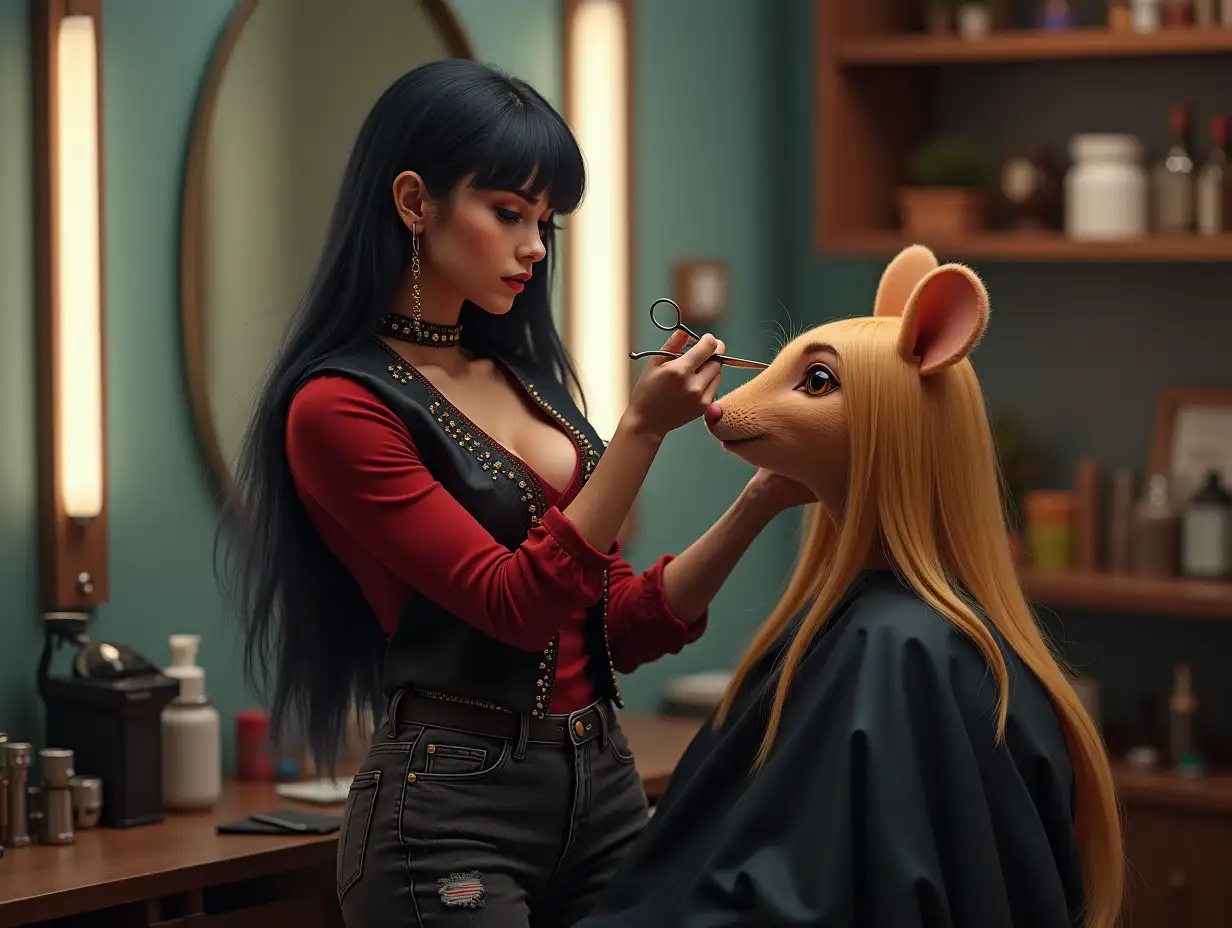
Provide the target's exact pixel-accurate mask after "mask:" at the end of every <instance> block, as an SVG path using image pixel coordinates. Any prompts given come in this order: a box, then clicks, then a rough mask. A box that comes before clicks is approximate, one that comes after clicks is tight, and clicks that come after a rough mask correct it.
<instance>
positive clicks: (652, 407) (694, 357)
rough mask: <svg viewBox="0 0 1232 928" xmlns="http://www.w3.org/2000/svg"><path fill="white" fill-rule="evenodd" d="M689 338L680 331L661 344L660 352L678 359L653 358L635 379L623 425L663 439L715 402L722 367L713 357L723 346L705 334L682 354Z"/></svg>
mask: <svg viewBox="0 0 1232 928" xmlns="http://www.w3.org/2000/svg"><path fill="white" fill-rule="evenodd" d="M688 341H689V335H688V333H687V332H684V331H682V330H680V329H677V330H676V331H674V332H672V334H671V335H670V336H669V337H668V339H667V341H666V342H664V343H663V350H664V351H668V352H671V353H672V354H673V355H675V354H679V357H664V356H662V355H654V356H651V357H650V358H648V359H647V362H646V369H645V370H644V371H642V375H641V376H640V377H639V378H638V379H637V385H636V386H635V387H634V388H633V396H632V397H631V398H630V400H629V407H628V409H627V410H625V417H626V419H627V422H626V424H627V425H628V426H629V427H632V428H633V429H634V430H636V431H637V432H640V433H642V434H646V435H650V436H652V437H654V438H655V439H657V440H660V441H661V440H662V439H663V438H664V437H665V436H666V435H667V433H668V432H670V431H672V430H673V429H677V428H679V427H680V426H682V425H686V424H687V423H689V422H692V421H693V420H694V419H696V418H698V417H699V416H700V415H701V414H702V412H703V411H704V410H705V409H706V407H707V406H709V405H710V403H711V402H713V401H714V397H715V394H716V393H718V390H719V381H720V380H721V379H722V376H723V364H722V362H721V361H719V360H718V359H716V358H715V357H714V355H716V354H719V353H721V352H722V351H723V343H722V342H721V341H719V340H718V339H717V338H715V337H714V336H713V335H711V334H709V333H707V334H705V335H703V336H702V337H701V338H700V339H698V341H697V343H696V344H695V345H693V346H692V347H691V348H689V349H688V350H687V351H684V350H683V349H684V346H685V345H686V344H687V343H688Z"/></svg>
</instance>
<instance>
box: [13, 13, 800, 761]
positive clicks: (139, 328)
mask: <svg viewBox="0 0 1232 928" xmlns="http://www.w3.org/2000/svg"><path fill="white" fill-rule="evenodd" d="M761 7H762V4H760V3H758V2H757V0H673V2H671V3H641V4H639V9H638V17H637V35H636V38H637V43H638V50H637V85H636V89H637V94H638V110H637V123H636V132H637V143H636V150H637V162H636V170H637V182H638V190H637V210H638V216H637V228H638V246H637V260H638V263H639V282H638V288H637V296H638V301H639V305H643V306H644V305H648V304H649V302H650V301H651V300H653V299H654V298H655V297H657V296H660V295H663V294H667V293H670V278H669V274H670V266H671V263H672V262H673V261H674V260H676V259H677V258H683V257H719V258H725V259H727V260H728V261H729V262H731V265H732V273H733V286H734V304H735V305H736V306H738V307H741V309H740V311H738V312H737V313H735V314H734V315H733V317H732V318H731V319H730V320H729V321H728V322H726V323H725V324H724V326H723V327H722V329H721V330H720V332H719V334H720V335H722V336H723V337H724V338H725V339H726V340H727V343H728V344H729V345H730V346H731V347H732V349H733V350H736V348H737V346H739V347H740V350H741V351H743V352H747V353H749V354H753V355H756V354H759V353H763V352H764V351H766V350H767V349H768V347H769V332H770V330H771V328H772V327H771V325H769V324H768V320H769V319H771V318H774V316H775V313H776V309H775V301H776V300H782V301H783V302H785V303H786V302H788V296H787V287H788V279H787V277H786V275H785V274H784V266H785V265H784V264H783V262H782V256H783V254H784V253H785V244H784V242H782V241H780V240H779V238H778V237H777V236H778V233H777V232H775V231H774V230H775V229H777V228H778V223H777V222H776V217H775V216H774V212H775V208H774V206H773V201H774V199H775V196H776V191H777V187H776V185H775V183H774V174H775V172H774V158H775V153H774V148H773V146H772V145H770V144H769V143H768V140H769V138H770V137H771V134H772V129H773V124H772V121H771V119H772V116H771V113H772V110H771V109H769V108H768V107H767V101H768V98H769V97H770V96H771V95H770V93H769V87H770V85H771V81H772V79H773V76H772V68H773V67H774V55H773V54H772V51H773V48H772V42H771V37H772V32H771V29H772V25H773V24H772V22H771V21H770V19H769V18H768V17H767V16H766V15H765V14H764V13H762V12H761V11H760V9H761ZM232 8H233V0H194V2H193V3H174V4H173V3H166V2H164V0H107V4H106V13H105V20H104V27H103V29H104V31H103V36H104V40H103V41H104V45H103V60H104V69H105V70H104V81H105V97H104V106H105V116H104V119H105V123H104V131H105V135H106V138H105V146H106V147H105V157H106V198H107V199H106V203H107V225H106V235H107V247H108V254H107V272H108V276H107V286H108V293H107V298H108V310H109V315H108V321H107V339H108V343H109V357H108V389H109V397H108V402H109V407H108V412H109V415H110V434H109V446H108V451H109V454H110V467H111V470H110V484H109V492H110V511H111V579H112V591H111V598H110V602H109V603H108V604H107V605H106V606H104V607H103V608H102V609H100V611H99V614H98V616H97V619H96V625H95V628H96V631H97V634H98V635H100V636H105V637H108V638H112V639H114V640H120V641H125V642H128V643H130V644H132V645H134V646H135V647H137V648H138V649H139V650H141V651H142V652H143V653H145V654H146V655H147V656H149V657H151V658H152V659H154V660H155V661H157V662H163V661H165V660H166V659H167V654H166V635H167V634H169V633H172V632H180V631H191V632H199V633H201V634H202V635H203V636H204V637H203V641H202V647H201V655H200V659H201V662H202V665H203V666H204V667H205V668H206V670H207V672H208V675H209V676H208V685H209V690H210V692H211V693H212V695H213V696H214V698H215V700H216V702H217V704H218V707H219V709H220V711H222V713H223V715H224V719H226V720H228V722H227V724H226V726H225V728H226V729H227V730H228V738H227V746H226V747H227V756H228V758H229V757H230V750H231V745H230V737H229V734H230V733H229V728H230V725H229V719H230V717H231V714H232V713H233V712H234V711H235V710H236V709H238V708H241V707H242V706H244V705H247V704H249V695H248V694H247V693H246V691H245V688H244V686H243V684H242V681H241V672H240V662H239V656H238V651H237V649H236V637H235V633H234V626H233V625H232V624H231V622H230V620H229V619H227V618H225V617H224V616H223V615H222V610H221V606H220V603H219V598H218V595H217V592H216V590H215V585H214V579H213V572H212V545H213V538H214V526H215V507H214V503H213V501H212V498H211V491H210V483H209V478H208V474H207V471H206V468H205V464H204V460H203V458H202V456H201V454H200V452H199V450H198V447H197V444H196V438H195V434H194V432H193V427H192V421H191V418H190V415H189V408H188V398H187V394H186V390H185V385H184V378H183V372H182V361H181V347H180V325H179V295H178V242H179V204H180V188H181V183H182V176H183V167H184V159H185V155H186V150H187V144H188V134H189V128H190V125H191V122H192V119H193V112H194V107H195V103H196V97H197V93H198V91H199V88H200V84H201V80H202V78H203V75H204V73H205V70H206V68H207V66H208V62H209V59H210V54H211V51H212V48H213V45H214V43H215V41H216V40H217V38H218V37H219V35H220V32H221V30H222V29H223V27H224V25H225V23H226V20H227V17H228V15H229V13H230V12H231V10H232ZM455 8H456V10H457V12H458V13H459V16H460V18H461V19H462V21H463V23H464V24H465V27H466V29H467V30H468V32H469V34H470V36H471V38H472V41H473V43H474V45H475V48H476V51H477V54H478V55H479V56H480V57H481V58H484V59H485V60H489V61H492V62H494V63H496V64H499V65H501V66H503V67H505V68H506V69H508V70H511V71H512V72H514V73H517V74H519V75H520V76H523V77H525V78H527V79H528V80H530V81H532V82H533V83H534V84H536V86H538V87H540V88H541V89H542V90H543V92H544V93H545V94H546V95H547V96H548V97H549V98H551V99H553V100H554V101H556V102H559V100H560V88H561V80H562V75H561V66H560V57H559V49H560V43H561V19H560V7H559V2H558V0H518V2H517V3H516V4H513V3H509V2H507V0H456V2H455ZM699 30H700V32H699ZM28 32H29V27H28V18H27V10H26V4H25V2H22V0H0V125H3V126H4V127H5V128H4V131H3V133H0V366H2V367H3V369H4V370H5V375H6V389H5V390H4V391H3V392H0V629H3V638H2V640H3V642H4V646H3V647H2V648H0V731H9V732H11V733H13V734H14V735H17V736H21V737H31V738H33V739H34V740H39V738H40V733H39V730H38V729H39V727H40V725H41V721H40V715H39V706H38V703H37V699H36V697H35V696H34V693H33V672H34V666H35V662H36V659H37V652H38V649H39V647H40V644H41V637H40V630H39V626H38V618H37V609H38V604H37V600H36V587H35V565H36V560H35V545H36V538H37V522H36V513H35V450H34V436H35V433H34V407H35V393H34V389H35V388H34V365H33V360H32V352H33V331H34V325H33V283H32V270H33V256H32V245H31V241H30V231H31V208H32V207H31V199H30V178H31V176H32V166H31V145H32V141H31V133H30V77H29V74H30V53H29V41H28ZM705 98H710V99H713V100H714V101H716V103H715V105H713V106H709V105H707V106H698V105H697V101H698V99H705ZM719 101H721V105H720V104H719ZM737 183H738V184H739V188H740V194H739V197H738V200H739V204H738V206H733V202H734V200H733V198H734V197H735V193H734V186H733V185H735V184H737ZM746 313H747V314H746ZM640 338H641V339H642V340H644V341H646V342H647V344H649V343H650V342H653V341H654V332H653V330H652V329H650V327H649V323H645V324H644V325H643V328H642V331H641V333H640ZM747 476H748V472H747V469H746V468H745V467H744V466H742V465H739V464H738V462H735V461H733V460H732V459H730V458H726V457H724V456H723V455H722V454H721V452H719V451H718V449H717V448H716V447H715V446H714V445H713V443H711V442H710V441H708V440H707V437H706V435H705V432H704V430H703V429H702V428H701V427H700V426H696V427H693V428H689V429H685V430H684V431H683V432H682V433H680V434H677V435H674V436H672V437H671V438H670V439H669V441H668V442H667V444H666V446H665V447H664V449H663V451H662V453H661V455H660V458H659V460H658V461H657V463H656V465H655V468H654V471H653V472H652V474H651V477H650V480H649V482H648V484H647V486H646V488H645V491H644V493H643V499H642V504H641V511H640V516H639V523H640V533H639V535H638V537H637V539H636V541H635V543H634V544H632V545H631V546H630V549H629V551H628V555H629V557H630V559H631V560H632V561H633V563H634V564H635V566H639V567H644V566H647V565H648V564H649V563H650V562H651V561H653V560H654V559H655V558H657V557H658V556H659V554H661V553H662V552H663V551H668V550H670V551H677V550H679V549H681V548H683V547H684V546H685V545H687V544H688V543H689V542H691V541H692V540H693V539H694V538H695V537H696V536H697V535H698V534H699V533H700V532H701V531H703V530H704V529H705V528H706V527H707V526H708V525H709V524H710V522H711V521H712V520H713V519H714V518H717V517H718V516H719V515H720V514H721V512H722V511H723V509H724V508H725V507H726V506H727V504H728V503H730V501H731V500H732V499H733V498H734V497H735V496H736V494H737V493H738V492H739V490H740V487H741V486H742V485H743V482H744V480H745V479H746V478H747ZM793 526H794V520H793V517H792V516H790V515H788V516H785V517H783V518H782V519H781V520H780V522H779V523H776V525H774V526H772V527H771V529H770V530H768V531H767V533H766V534H765V535H764V536H763V538H762V539H761V541H760V542H759V543H758V544H757V546H756V547H755V548H754V550H753V551H752V552H751V553H750V555H749V557H748V558H747V559H746V561H745V562H744V563H743V564H742V565H741V567H740V568H739V570H738V572H737V575H736V576H735V577H734V578H733V579H732V581H731V582H730V583H729V585H728V587H727V588H726V589H725V590H724V591H723V593H722V594H721V596H720V599H719V601H718V602H717V603H716V606H715V609H714V618H713V620H712V625H711V629H710V631H709V632H708V634H707V635H706V636H705V637H704V638H703V640H702V641H701V642H699V643H698V644H696V645H694V646H693V647H692V648H691V649H689V650H688V651H686V652H685V653H684V654H682V655H680V656H679V657H675V658H671V659H667V660H664V661H662V662H660V663H658V664H655V665H651V666H649V667H647V668H644V669H642V670H640V671H638V672H637V673H636V674H634V675H633V676H632V678H631V679H630V680H628V681H626V684H625V689H626V693H627V696H628V699H629V702H630V704H631V705H632V706H633V707H635V708H650V707H653V706H654V704H655V703H656V702H657V699H658V695H659V692H660V685H661V682H662V680H663V678H664V677H665V676H666V675H667V674H669V673H676V672H679V671H682V670H688V669H699V668H710V667H713V666H715V665H716V664H721V663H723V662H726V661H728V660H729V659H730V658H731V657H732V656H733V655H734V654H735V653H736V652H738V650H739V649H740V648H741V646H742V645H743V644H744V643H745V641H746V640H747V639H748V636H749V635H750V634H751V631H752V629H753V627H754V626H755V625H756V623H757V622H758V621H759V620H760V618H761V617H762V616H763V615H764V614H765V611H766V608H767V607H768V606H769V605H770V604H771V603H772V602H773V600H774V598H775V596H776V594H777V592H778V589H779V587H780V585H781V581H782V578H783V574H784V571H785V570H786V565H787V561H788V559H789V557H790V553H791V552H790V549H791V547H792V545H793V538H792V532H793Z"/></svg>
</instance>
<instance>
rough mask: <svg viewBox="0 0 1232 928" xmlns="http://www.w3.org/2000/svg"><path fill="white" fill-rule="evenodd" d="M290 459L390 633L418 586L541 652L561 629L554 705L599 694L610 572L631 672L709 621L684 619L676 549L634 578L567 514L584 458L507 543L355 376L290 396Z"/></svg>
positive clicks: (322, 527)
mask: <svg viewBox="0 0 1232 928" xmlns="http://www.w3.org/2000/svg"><path fill="white" fill-rule="evenodd" d="M286 439H287V457H288V461H289V464H290V468H291V473H292V476H293V477H294V480H295V484H296V488H297V490H298V493H299V497H300V499H301V500H302V501H303V503H304V505H305V507H306V508H307V510H308V513H309V516H310V518H311V520H312V522H313V525H314V526H315V527H316V529H317V531H318V532H319V533H320V535H321V537H322V539H323V540H324V542H325V544H326V545H327V546H328V547H329V548H330V550H331V551H332V552H333V553H334V555H335V557H337V558H338V560H339V561H340V562H341V563H342V565H343V566H344V567H345V568H346V569H347V570H348V571H350V573H351V575H352V576H353V577H354V578H355V580H356V582H357V583H358V584H359V586H360V588H361V589H362V590H363V593H364V596H365V598H366V599H367V601H368V603H369V604H370V605H371V606H372V610H373V612H374V613H375V614H376V617H377V620H378V621H379V622H380V623H381V626H382V628H383V629H384V630H385V632H386V634H392V633H393V630H394V627H395V626H396V625H397V623H398V621H399V619H400V618H401V616H402V610H403V606H404V604H405V601H406V597H407V594H408V591H409V590H410V589H415V590H418V591H419V592H420V593H422V594H423V595H425V596H427V597H428V598H429V599H431V600H432V601H433V602H435V603H437V604H439V605H440V606H442V607H443V608H445V609H447V610H448V611H449V612H450V613H452V614H453V615H455V616H457V617H458V618H459V619H461V620H462V621H464V622H467V623H468V624H470V625H472V626H474V627H475V628H477V629H479V630H480V631H482V632H484V633H486V634H488V635H491V636H492V637H493V638H496V639H498V640H500V641H503V642H504V643H506V644H508V645H511V646H512V647H515V648H520V649H523V650H527V651H539V650H542V649H543V648H545V647H547V645H548V644H549V643H550V642H551V640H552V637H553V635H555V634H556V632H557V631H559V632H560V642H559V644H558V646H557V662H556V667H557V670H556V683H555V686H554V687H553V690H552V704H551V711H552V712H556V713H566V712H572V711H573V710H575V709H579V708H582V707H583V706H586V705H589V704H590V703H591V702H593V701H594V700H595V699H596V698H597V693H596V690H595V687H594V684H593V683H592V682H591V680H590V677H589V676H588V675H587V673H586V661H587V654H586V649H585V639H584V636H583V625H584V622H585V620H586V609H587V607H589V606H591V605H593V604H594V603H596V602H598V601H599V599H600V597H601V596H602V595H603V579H604V573H605V572H610V580H609V591H608V644H609V647H610V649H611V653H612V663H613V665H614V666H615V668H616V670H617V671H619V672H620V673H628V672H630V671H632V670H633V669H634V668H636V667H638V666H639V665H641V664H644V663H647V662H648V661H652V660H655V659H656V658H659V657H661V656H663V655H664V654H669V653H672V654H674V653H676V652H678V651H679V650H680V649H681V648H683V647H684V646H685V645H686V644H689V643H690V642H693V641H696V640H697V639H698V638H699V637H700V636H701V634H702V633H703V632H704V631H705V627H706V623H707V619H708V616H706V615H703V616H702V617H701V618H700V619H698V620H697V621H696V622H694V623H692V624H691V625H688V624H686V623H685V622H684V621H682V620H681V619H680V618H678V617H677V616H675V615H673V614H672V612H671V610H670V609H669V607H668V604H667V597H666V594H665V593H664V590H663V568H664V567H666V566H667V564H668V563H669V562H670V561H671V560H672V555H670V554H665V555H663V556H662V557H661V558H659V560H658V561H657V562H656V563H655V564H654V565H653V566H652V567H650V568H649V569H648V570H646V571H644V572H642V573H640V574H635V573H634V571H633V568H632V567H631V566H630V565H629V563H628V562H627V561H625V560H624V559H623V558H622V557H621V555H620V545H619V544H617V545H615V546H614V548H613V551H612V553H610V554H604V553H603V552H601V551H599V550H597V549H595V548H594V547H592V546H591V544H590V543H589V542H588V541H587V540H586V539H585V538H584V537H583V536H582V535H581V534H580V533H579V532H578V530H577V529H576V528H575V527H574V526H573V523H571V522H570V521H569V519H567V518H566V517H565V516H564V514H563V512H562V510H563V509H565V508H566V507H567V506H568V505H569V503H570V502H571V501H572V500H573V498H574V497H575V496H576V495H577V492H578V490H579V489H581V486H582V480H581V473H582V469H581V468H580V467H579V468H577V469H576V471H575V476H574V478H573V481H572V482H571V483H570V484H569V486H568V487H566V488H565V490H564V492H563V493H561V492H558V491H557V490H556V489H555V488H553V487H552V486H551V485H549V484H548V483H547V482H546V481H544V480H542V478H539V482H540V483H542V484H543V488H544V491H545V494H546V500H545V502H546V503H547V506H548V509H547V511H546V512H545V513H544V514H543V518H542V519H541V521H540V523H539V524H538V525H537V526H535V527H534V528H532V529H531V531H530V534H529V535H528V536H527V538H526V541H524V542H523V543H522V544H521V545H520V546H519V547H518V548H517V549H515V550H512V551H511V550H509V549H508V548H506V547H505V546H504V545H502V544H500V543H499V542H497V541H496V540H495V539H494V538H493V537H492V536H491V535H490V534H489V533H488V531H487V530H486V529H484V528H483V526H481V525H480V524H479V523H478V522H477V521H475V519H474V517H472V516H471V514H470V513H469V512H467V511H466V509H465V508H463V506H462V505H461V503H459V502H458V501H457V500H456V499H454V497H453V496H451V495H450V494H449V493H448V491H446V490H445V488H444V487H442V486H441V484H440V483H439V482H437V480H436V479H435V478H434V477H433V476H432V474H431V473H430V472H429V471H428V469H427V468H426V467H425V466H424V465H423V463H422V462H421V461H420V459H419V455H418V453H417V452H416V450H415V445H414V442H413V441H412V440H411V435H410V432H409V431H408V430H407V428H406V426H405V425H404V424H403V423H402V421H401V420H400V419H399V418H398V417H397V416H396V415H395V414H394V413H393V412H392V411H391V410H390V409H389V408H388V407H387V406H385V405H384V404H383V403H382V402H381V401H380V400H378V399H377V398H376V396H375V395H374V394H372V393H371V392H370V391H368V390H366V389H365V388H364V387H362V386H360V385H359V384H358V383H356V382H355V381H353V380H350V379H349V378H346V377H339V376H324V377H318V378H315V379H313V380H310V381H309V382H308V383H307V384H305V385H304V386H303V387H302V388H301V389H300V390H299V391H298V393H297V394H296V396H295V397H294V399H293V400H292V402H291V408H290V413H289V415H288V417H287V428H286Z"/></svg>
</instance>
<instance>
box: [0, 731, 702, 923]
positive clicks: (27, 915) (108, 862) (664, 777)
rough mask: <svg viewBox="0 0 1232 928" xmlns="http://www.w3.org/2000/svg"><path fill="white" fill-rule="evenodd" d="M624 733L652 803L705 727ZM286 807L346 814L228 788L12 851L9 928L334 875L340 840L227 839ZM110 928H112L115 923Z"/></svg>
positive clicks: (5, 887) (5, 882) (266, 788)
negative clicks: (192, 808)
mask: <svg viewBox="0 0 1232 928" xmlns="http://www.w3.org/2000/svg"><path fill="white" fill-rule="evenodd" d="M620 723H621V727H622V728H623V729H624V732H625V735H626V737H627V738H628V739H629V745H630V747H631V748H632V749H633V753H634V755H635V756H636V758H637V769H638V772H639V773H640V774H641V776H642V781H643V783H644V784H645V786H646V793H647V795H648V796H650V797H652V798H656V797H658V796H659V795H661V794H662V792H663V790H664V789H665V788H666V787H667V782H668V780H669V779H670V778H671V775H672V771H673V770H674V769H675V766H676V763H677V762H678V761H679V760H680V757H681V755H682V754H683V753H684V751H685V748H687V747H688V745H689V742H690V741H691V740H692V738H693V735H694V734H696V732H697V730H698V729H699V728H700V726H701V724H702V722H701V720H692V719H675V718H665V717H661V716H653V715H635V714H622V715H621V718H620ZM279 807H286V808H292V807H303V808H308V809H310V810H312V811H317V812H321V813H324V814H341V811H342V807H341V806H340V805H339V806H301V804H300V803H296V802H292V801H290V800H286V799H283V798H282V797H280V796H278V795H276V794H275V793H274V785H273V784H272V783H228V784H226V786H225V789H224V793H223V797H222V799H221V800H220V801H219V803H218V805H217V806H216V807H215V808H214V809H213V810H211V811H210V812H207V813H200V814H194V815H169V816H168V817H167V820H166V821H165V822H162V823H160V824H158V825H147V826H141V827H137V828H130V829H112V828H94V829H90V830H87V831H83V832H80V833H78V835H77V841H76V843H75V844H71V845H67V846H64V847H53V846H46V845H43V846H33V847H28V848H10V849H6V850H5V853H4V857H3V858H0V928H10V926H16V925H25V924H29V923H30V922H34V921H42V920H45V919H50V918H60V917H63V916H66V915H73V914H77V913H81V912H91V911H96V910H98V909H103V908H108V907H111V906H116V905H123V904H128V903H134V902H140V901H141V900H145V899H149V898H152V897H156V896H168V895H172V894H175V893H186V892H193V891H199V890H200V889H201V887H203V886H211V885H216V884H220V883H228V882H232V881H239V880H245V879H249V878H253V877H263V876H271V875H275V874H281V873H290V872H292V871H300V870H311V869H320V870H324V871H328V872H330V873H332V867H333V861H334V849H335V846H336V843H337V834H336V833H335V834H333V835H329V836H325V837H322V836H307V837H292V836H285V837H284V836H266V835H219V834H216V833H215V831H214V827H215V825H217V824H218V823H220V822H229V821H234V820H236V819H241V818H245V817H247V816H248V815H249V814H251V813H253V812H262V811H270V810H272V809H276V808H279ZM109 924H110V923H109Z"/></svg>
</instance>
